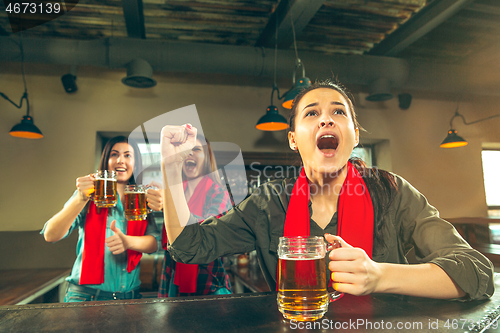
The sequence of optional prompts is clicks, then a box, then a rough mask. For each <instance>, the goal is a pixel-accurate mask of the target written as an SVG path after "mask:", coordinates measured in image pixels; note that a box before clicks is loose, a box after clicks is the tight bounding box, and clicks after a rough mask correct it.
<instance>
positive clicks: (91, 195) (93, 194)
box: [88, 172, 97, 201]
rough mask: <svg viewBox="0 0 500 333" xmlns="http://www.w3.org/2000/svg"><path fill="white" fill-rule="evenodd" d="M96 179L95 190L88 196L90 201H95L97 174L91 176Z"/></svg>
mask: <svg viewBox="0 0 500 333" xmlns="http://www.w3.org/2000/svg"><path fill="white" fill-rule="evenodd" d="M91 175H92V177H94V190H93V191H92V193H90V194H89V195H88V198H89V200H91V201H94V198H95V179H96V178H97V172H94V173H92V174H91Z"/></svg>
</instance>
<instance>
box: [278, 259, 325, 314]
mask: <svg viewBox="0 0 500 333" xmlns="http://www.w3.org/2000/svg"><path fill="white" fill-rule="evenodd" d="M325 270H326V268H325V257H324V255H323V256H322V255H318V254H314V253H310V254H307V253H306V254H288V255H286V256H284V257H280V258H279V264H278V283H279V285H278V308H279V310H280V311H281V313H282V314H283V317H285V318H286V319H288V320H296V321H311V320H316V319H319V318H321V317H323V315H324V314H325V313H326V311H327V310H328V302H329V299H328V297H329V295H328V291H327V288H326V274H325Z"/></svg>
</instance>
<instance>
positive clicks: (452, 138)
mask: <svg viewBox="0 0 500 333" xmlns="http://www.w3.org/2000/svg"><path fill="white" fill-rule="evenodd" d="M456 117H460V118H462V121H463V122H464V124H465V125H472V124H475V123H479V122H481V121H485V120H489V119H492V118H496V117H500V114H497V115H493V116H490V117H486V118H483V119H479V120H475V121H472V122H470V123H468V122H467V121H465V117H464V116H463V115H461V114H460V113H458V106H457V110H456V111H455V114H454V115H453V117H451V119H450V130H448V135H447V136H446V138H445V139H444V140H443V142H442V143H441V144H440V145H439V147H440V148H457V147H463V146H467V144H468V143H467V141H466V140H465V139H464V138H462V137H461V136H459V135H458V134H457V131H456V130H454V129H453V119H455V118H456Z"/></svg>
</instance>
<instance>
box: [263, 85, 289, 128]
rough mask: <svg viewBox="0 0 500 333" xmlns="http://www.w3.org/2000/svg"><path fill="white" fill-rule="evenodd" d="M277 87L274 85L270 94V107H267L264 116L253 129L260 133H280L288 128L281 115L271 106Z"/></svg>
mask: <svg viewBox="0 0 500 333" xmlns="http://www.w3.org/2000/svg"><path fill="white" fill-rule="evenodd" d="M275 90H276V91H277V90H278V87H277V86H276V85H275V84H274V85H273V91H272V92H271V105H269V106H268V107H267V110H266V114H265V115H263V116H262V117H261V118H260V119H259V121H258V122H257V125H255V128H256V129H258V130H261V131H282V130H285V129H287V128H288V123H287V121H286V119H285V117H283V116H282V115H280V114H279V112H278V108H277V107H276V106H274V105H273V97H274V91H275Z"/></svg>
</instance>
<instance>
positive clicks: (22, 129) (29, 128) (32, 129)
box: [0, 40, 43, 139]
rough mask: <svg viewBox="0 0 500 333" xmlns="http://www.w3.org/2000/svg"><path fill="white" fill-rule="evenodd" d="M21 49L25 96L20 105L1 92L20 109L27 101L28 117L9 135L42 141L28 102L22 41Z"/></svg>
mask: <svg viewBox="0 0 500 333" xmlns="http://www.w3.org/2000/svg"><path fill="white" fill-rule="evenodd" d="M19 47H20V48H21V69H22V75H23V82H24V94H23V96H22V97H21V100H20V102H19V105H17V104H16V103H14V102H13V101H12V100H11V99H10V98H9V97H7V96H6V95H5V94H4V93H1V92H0V96H2V97H3V98H5V99H6V100H7V101H9V102H10V103H12V104H13V105H14V106H15V107H16V108H18V109H20V108H22V106H23V100H26V115H25V116H23V119H22V120H21V123H20V124H17V125H15V126H14V127H12V129H11V130H10V132H9V134H10V135H12V136H14V137H16V138H25V139H41V138H43V134H42V131H40V130H39V129H38V127H36V126H35V124H34V123H33V117H31V116H30V102H29V100H28V88H27V87H26V79H25V76H24V51H23V44H22V40H21V42H20V44H19Z"/></svg>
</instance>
